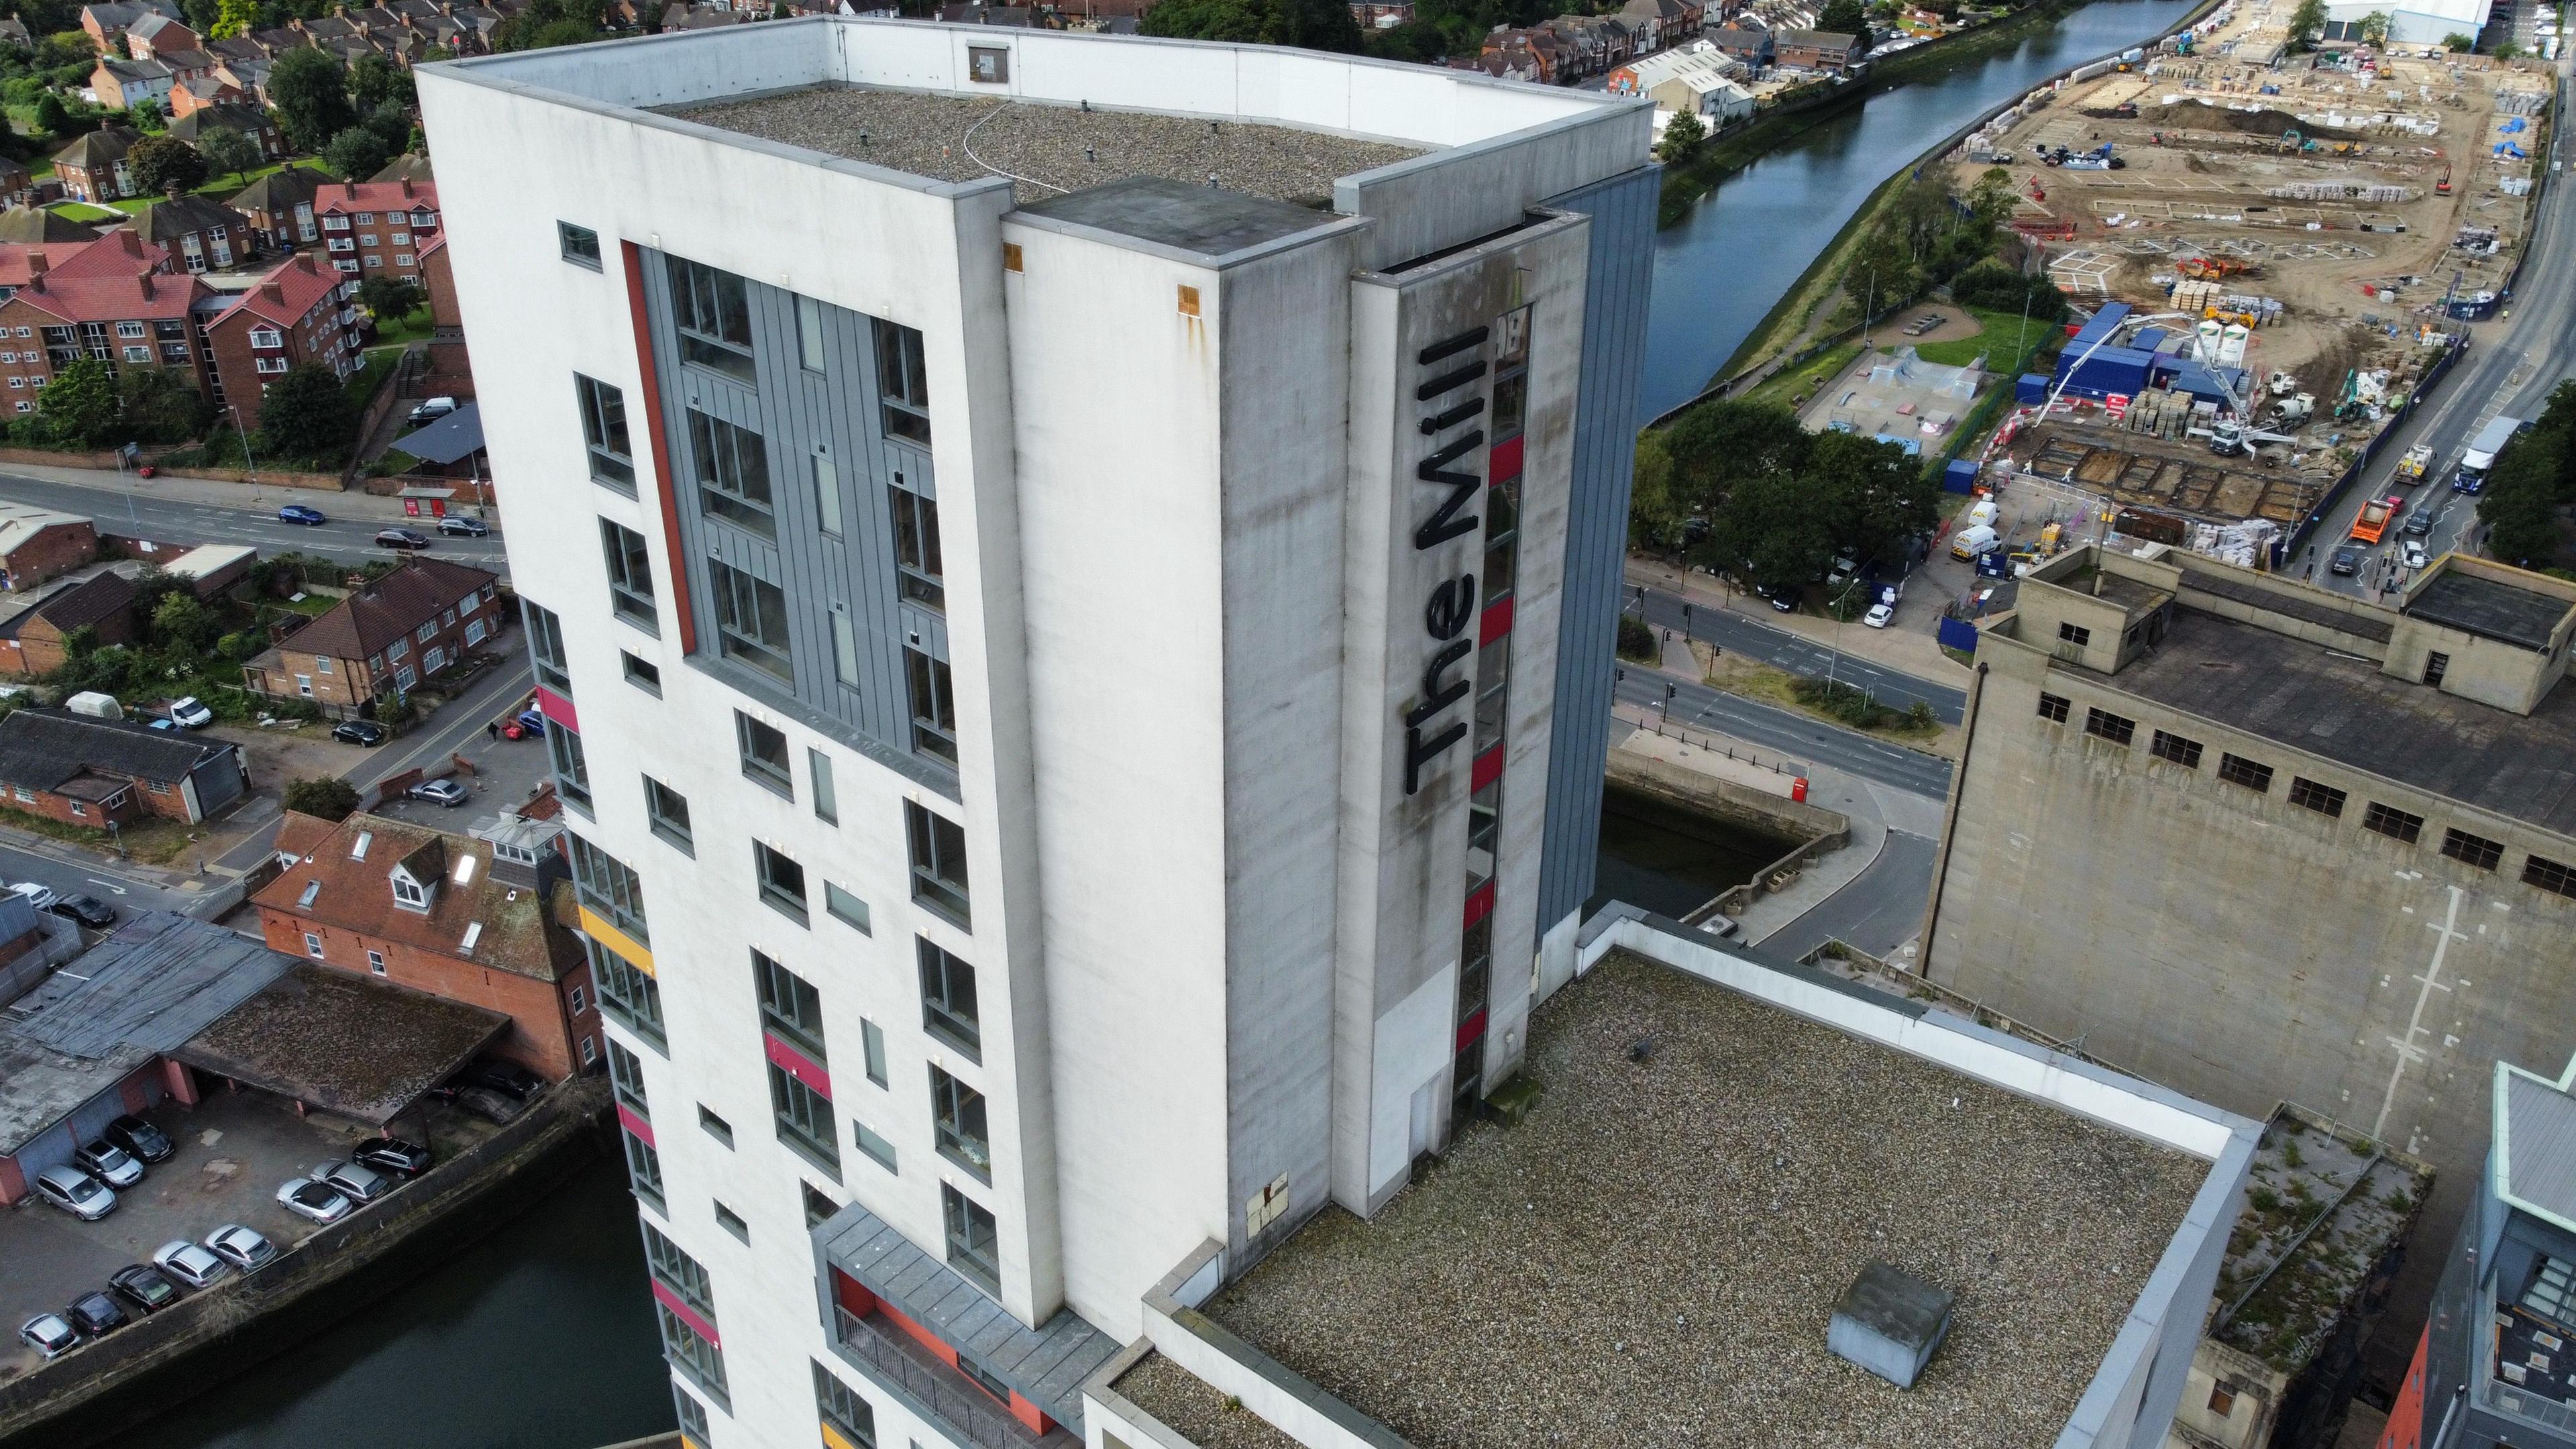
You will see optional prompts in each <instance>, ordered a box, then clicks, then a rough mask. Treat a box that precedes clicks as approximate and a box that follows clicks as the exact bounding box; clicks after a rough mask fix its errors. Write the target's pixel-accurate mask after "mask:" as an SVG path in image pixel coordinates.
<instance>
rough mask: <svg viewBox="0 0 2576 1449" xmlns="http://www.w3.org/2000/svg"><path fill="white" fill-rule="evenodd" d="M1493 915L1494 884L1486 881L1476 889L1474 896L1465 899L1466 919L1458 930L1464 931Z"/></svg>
mask: <svg viewBox="0 0 2576 1449" xmlns="http://www.w3.org/2000/svg"><path fill="white" fill-rule="evenodd" d="M1493 913H1494V883H1493V882H1492V881H1487V882H1485V883H1484V884H1483V885H1481V886H1478V887H1476V893H1475V894H1474V895H1472V896H1469V897H1467V911H1466V919H1465V920H1464V921H1463V922H1462V923H1461V924H1460V926H1459V929H1460V930H1465V929H1466V928H1467V927H1468V926H1472V925H1474V924H1476V923H1477V922H1478V921H1481V920H1483V919H1484V918H1486V917H1487V916H1490V915H1492V914H1493Z"/></svg>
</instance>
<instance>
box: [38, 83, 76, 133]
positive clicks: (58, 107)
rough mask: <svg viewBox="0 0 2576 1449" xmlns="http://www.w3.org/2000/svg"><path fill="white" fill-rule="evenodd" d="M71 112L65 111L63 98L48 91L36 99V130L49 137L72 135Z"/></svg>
mask: <svg viewBox="0 0 2576 1449" xmlns="http://www.w3.org/2000/svg"><path fill="white" fill-rule="evenodd" d="M71 126H72V117H71V112H69V111H66V110H64V109H63V98H62V97H61V96H58V95H55V94H54V93H53V92H52V91H47V92H45V93H44V94H43V95H41V96H38V97H37V98H36V128H37V129H38V130H40V131H43V132H44V133H45V134H47V135H49V136H57V137H59V136H68V135H70V134H71Z"/></svg>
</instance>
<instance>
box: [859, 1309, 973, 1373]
mask: <svg viewBox="0 0 2576 1449" xmlns="http://www.w3.org/2000/svg"><path fill="white" fill-rule="evenodd" d="M877 1312H879V1313H882V1314H884V1315H885V1319H886V1321H887V1322H888V1323H891V1324H893V1325H894V1326H895V1327H897V1328H900V1329H902V1330H903V1331H904V1332H906V1333H908V1334H910V1335H912V1341H913V1342H915V1343H918V1344H920V1345H921V1346H922V1347H923V1348H926V1349H929V1350H930V1351H931V1352H932V1353H935V1354H937V1355H939V1361H940V1362H941V1363H944V1364H946V1365H948V1366H949V1367H950V1368H955V1367H957V1350H955V1349H953V1348H950V1347H949V1346H948V1345H947V1344H945V1343H942V1342H941V1341H940V1339H939V1335H938V1334H935V1333H933V1332H931V1331H930V1330H929V1329H927V1328H924V1327H922V1326H921V1325H920V1324H918V1323H915V1322H913V1321H912V1320H911V1319H909V1318H906V1317H904V1316H903V1314H901V1313H899V1312H897V1311H896V1309H895V1306H894V1305H893V1304H891V1303H888V1302H886V1301H885V1300H884V1299H882V1298H880V1299H878V1300H877Z"/></svg>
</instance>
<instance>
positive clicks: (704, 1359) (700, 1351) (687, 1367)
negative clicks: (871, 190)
mask: <svg viewBox="0 0 2576 1449" xmlns="http://www.w3.org/2000/svg"><path fill="white" fill-rule="evenodd" d="M718 1221H722V1206H721V1205H719V1207H718ZM734 1221H736V1222H740V1221H741V1219H739V1218H736V1219H735V1220H734ZM653 1312H654V1315H655V1316H656V1317H657V1318H659V1319H660V1320H661V1324H662V1357H663V1358H665V1359H667V1360H669V1361H670V1364H671V1367H673V1368H675V1369H678V1370H679V1371H680V1374H681V1376H682V1377H684V1378H686V1379H687V1380H688V1381H689V1382H691V1383H693V1384H696V1385H697V1386H698V1387H699V1388H701V1389H703V1390H705V1391H706V1393H707V1396H708V1397H710V1398H712V1399H714V1400H715V1401H716V1402H717V1403H718V1404H720V1405H728V1406H729V1405H731V1403H732V1402H733V1399H732V1395H731V1394H730V1393H729V1392H727V1390H726V1388H725V1371H724V1352H723V1350H721V1349H719V1348H717V1347H716V1346H715V1345H714V1344H712V1343H709V1342H707V1340H706V1338H705V1337H704V1336H703V1335H701V1334H700V1333H699V1332H698V1331H697V1330H696V1329H694V1328H692V1327H690V1326H689V1321H688V1320H687V1319H685V1318H682V1317H681V1316H680V1315H679V1314H677V1313H675V1312H673V1311H672V1309H671V1305H669V1304H667V1303H663V1302H659V1301H656V1302H655V1303H654V1305H653Z"/></svg>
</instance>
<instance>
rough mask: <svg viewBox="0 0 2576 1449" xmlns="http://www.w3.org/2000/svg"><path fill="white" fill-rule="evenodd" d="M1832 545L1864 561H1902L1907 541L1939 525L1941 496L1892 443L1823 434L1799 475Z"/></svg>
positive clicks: (1914, 462) (1916, 463) (1853, 435)
mask: <svg viewBox="0 0 2576 1449" xmlns="http://www.w3.org/2000/svg"><path fill="white" fill-rule="evenodd" d="M1799 481H1800V482H1801V484H1803V485H1804V487H1805V489H1806V492H1807V494H1808V496H1809V497H1810V498H1811V499H1812V500H1813V506H1814V507H1815V509H1816V511H1817V512H1818V513H1819V514H1820V515H1822V517H1823V519H1824V522H1825V528H1826V531H1827V533H1828V534H1830V535H1831V537H1832V539H1833V542H1834V545H1835V546H1836V547H1838V548H1847V549H1850V550H1852V551H1853V552H1854V553H1856V554H1858V555H1860V556H1861V557H1862V558H1875V559H1889V560H1892V559H1898V558H1902V557H1903V556H1904V553H1905V548H1906V544H1907V542H1908V540H1910V539H1912V538H1913V537H1915V536H1916V535H1918V534H1922V533H1928V532H1930V531H1931V530H1932V528H1933V526H1934V525H1936V524H1938V523H1939V522H1940V521H1941V496H1940V495H1941V490H1940V486H1939V485H1938V484H1936V483H1934V482H1933V481H1932V478H1931V476H1930V475H1929V474H1927V473H1926V472H1925V471H1924V469H1923V465H1922V463H1921V461H1920V460H1918V459H1916V458H1913V457H1911V456H1908V455H1907V453H1906V451H1905V450H1904V449H1903V448H1901V447H1899V446H1897V445H1896V444H1894V443H1882V442H1879V441H1877V440H1876V439H1874V438H1864V437H1862V436H1860V435H1859V434H1857V433H1837V432H1824V433H1819V434H1817V435H1816V438H1815V442H1814V443H1813V444H1812V445H1810V447H1809V448H1808V450H1807V464H1806V467H1805V468H1804V469H1803V470H1802V471H1801V473H1800V475H1799Z"/></svg>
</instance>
